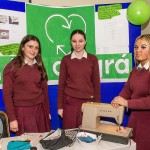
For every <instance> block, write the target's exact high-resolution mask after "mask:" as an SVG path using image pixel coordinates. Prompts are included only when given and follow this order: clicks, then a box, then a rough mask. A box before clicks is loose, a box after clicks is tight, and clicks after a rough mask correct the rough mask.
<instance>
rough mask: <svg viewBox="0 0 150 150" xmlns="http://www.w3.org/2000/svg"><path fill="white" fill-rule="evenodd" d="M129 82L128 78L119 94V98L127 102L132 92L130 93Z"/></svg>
mask: <svg viewBox="0 0 150 150" xmlns="http://www.w3.org/2000/svg"><path fill="white" fill-rule="evenodd" d="M129 82H130V77H129V78H128V80H127V82H126V83H125V84H124V87H123V89H122V90H121V92H120V93H119V96H121V97H123V98H125V99H127V100H128V99H131V94H132V91H131V89H130V86H129Z"/></svg>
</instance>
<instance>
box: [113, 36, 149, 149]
mask: <svg viewBox="0 0 150 150" xmlns="http://www.w3.org/2000/svg"><path fill="white" fill-rule="evenodd" d="M134 58H135V63H136V66H135V67H134V68H133V70H132V71H131V73H130V76H129V78H128V81H127V82H126V83H125V86H124V88H123V89H122V91H121V92H120V94H119V96H117V97H115V98H114V99H113V101H112V102H111V103H112V105H113V106H114V107H118V105H122V106H125V107H127V108H129V109H130V110H131V114H130V118H129V122H128V127H131V128H133V137H132V138H133V140H134V141H135V142H136V146H137V149H136V150H150V144H149V142H150V134H149V133H150V126H149V124H150V34H146V35H141V36H139V37H138V38H137V39H136V41H135V46H134Z"/></svg>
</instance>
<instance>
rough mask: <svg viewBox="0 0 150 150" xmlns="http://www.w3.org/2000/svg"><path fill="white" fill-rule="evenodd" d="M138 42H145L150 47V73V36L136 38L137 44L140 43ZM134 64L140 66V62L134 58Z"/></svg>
mask: <svg viewBox="0 0 150 150" xmlns="http://www.w3.org/2000/svg"><path fill="white" fill-rule="evenodd" d="M138 40H144V41H146V42H147V44H148V46H149V71H150V34H144V35H140V36H138V37H137V38H136V40H135V43H136V42H137V41H138ZM134 62H135V64H136V65H138V64H139V63H140V62H139V61H137V60H136V59H135V57H134Z"/></svg>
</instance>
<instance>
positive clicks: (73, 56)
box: [71, 50, 87, 59]
mask: <svg viewBox="0 0 150 150" xmlns="http://www.w3.org/2000/svg"><path fill="white" fill-rule="evenodd" d="M82 57H85V58H86V59H87V52H86V51H85V50H84V53H83V56H82ZM74 58H77V56H76V54H75V53H74V51H73V52H72V54H71V59H74Z"/></svg>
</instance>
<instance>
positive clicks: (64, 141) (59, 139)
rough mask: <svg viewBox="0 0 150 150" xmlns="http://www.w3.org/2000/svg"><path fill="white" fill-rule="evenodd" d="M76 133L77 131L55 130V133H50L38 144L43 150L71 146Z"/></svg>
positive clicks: (54, 149)
mask: <svg viewBox="0 0 150 150" xmlns="http://www.w3.org/2000/svg"><path fill="white" fill-rule="evenodd" d="M77 133H78V131H77V130H76V131H73V130H70V131H65V130H61V129H57V130H56V131H53V132H50V133H49V134H48V135H47V136H46V137H45V138H43V139H42V140H40V143H41V145H42V146H43V148H45V149H49V150H56V149H60V148H63V147H65V146H71V145H72V144H73V143H74V141H75V138H76V134H77Z"/></svg>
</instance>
